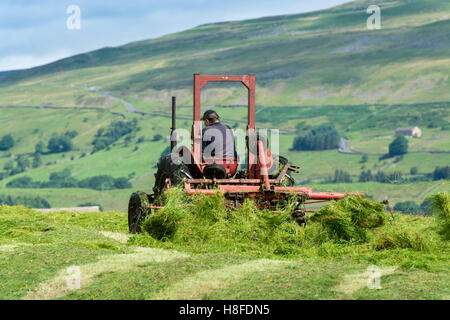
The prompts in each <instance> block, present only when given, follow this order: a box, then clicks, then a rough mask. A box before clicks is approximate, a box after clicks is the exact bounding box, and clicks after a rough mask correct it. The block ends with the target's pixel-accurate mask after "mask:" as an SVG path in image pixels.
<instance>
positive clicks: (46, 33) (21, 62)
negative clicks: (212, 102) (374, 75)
mask: <svg viewBox="0 0 450 320" xmlns="http://www.w3.org/2000/svg"><path fill="white" fill-rule="evenodd" d="M345 2H348V1H346V0H314V1H311V0H227V1H224V0H158V1H156V0H146V1H144V0H128V1H124V0H98V1H94V0H69V1H66V0H34V1H31V0H20V1H17V0H1V1H0V71H6V70H15V69H25V68H30V67H35V66H39V65H42V64H46V63H49V62H52V61H56V60H58V59H62V58H65V57H68V56H72V55H74V54H78V53H83V52H88V51H92V50H96V49H100V48H102V47H106V46H108V47H113V46H119V45H122V44H126V43H129V42H132V41H137V40H144V39H150V38H157V37H159V36H162V35H165V34H169V33H174V32H178V31H182V30H186V29H189V28H192V27H195V26H198V25H201V24H205V23H213V22H221V21H232V20H245V19H251V18H259V17H264V16H273V15H282V14H295V13H302V12H310V11H315V10H320V9H326V8H329V7H332V6H335V5H338V4H342V3H345ZM73 5H75V6H77V7H78V8H79V10H80V11H79V17H80V19H79V20H78V19H77V13H76V12H75V11H73V10H69V11H68V9H70V8H69V7H70V6H73ZM77 21H80V23H79V28H77Z"/></svg>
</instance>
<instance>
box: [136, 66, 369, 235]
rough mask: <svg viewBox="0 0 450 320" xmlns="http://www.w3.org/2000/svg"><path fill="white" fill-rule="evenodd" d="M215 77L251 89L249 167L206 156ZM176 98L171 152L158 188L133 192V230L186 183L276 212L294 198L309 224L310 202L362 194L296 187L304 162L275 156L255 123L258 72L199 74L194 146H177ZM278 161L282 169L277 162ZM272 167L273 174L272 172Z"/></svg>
mask: <svg viewBox="0 0 450 320" xmlns="http://www.w3.org/2000/svg"><path fill="white" fill-rule="evenodd" d="M209 82H241V83H242V84H243V85H244V86H245V87H246V88H247V89H248V122H247V128H246V166H245V167H244V166H243V167H244V169H241V170H237V169H238V166H239V165H238V160H237V158H231V159H230V158H226V157H210V158H204V157H203V155H202V150H201V148H202V122H201V115H200V91H201V89H202V88H203V87H204V86H205V85H206V84H207V83H209ZM175 109H176V107H175V98H174V97H173V98H172V139H171V140H172V141H171V146H170V149H171V154H170V155H167V156H163V157H161V158H160V159H159V161H158V170H157V172H156V174H155V185H154V187H153V193H151V194H147V193H145V192H141V191H137V192H135V193H133V194H132V195H131V197H130V201H129V205H128V225H129V230H130V232H131V233H137V232H140V230H141V224H142V222H143V221H144V219H145V217H146V216H147V215H148V214H151V213H152V212H153V211H154V210H159V209H161V208H162V207H161V206H158V205H156V203H155V201H156V199H157V198H158V197H159V196H160V195H161V194H162V193H163V192H164V191H165V190H166V189H168V188H171V187H174V186H181V187H183V188H184V190H185V191H186V193H187V194H188V195H194V194H207V195H208V194H213V193H216V192H221V193H223V196H224V197H225V200H226V203H227V204H228V205H231V206H234V207H238V206H240V205H241V204H242V203H243V201H244V200H245V199H246V198H251V199H253V200H254V201H255V202H256V203H257V204H258V206H260V207H262V208H268V209H270V210H272V211H276V210H277V208H280V206H283V204H285V203H287V202H288V201H292V199H293V200H294V201H293V203H295V205H294V207H293V209H292V210H293V211H292V216H293V218H294V219H295V220H296V221H297V222H299V223H304V222H305V220H304V217H305V214H306V213H307V212H313V210H308V209H307V207H306V205H308V204H311V203H321V202H326V201H331V200H338V199H340V198H342V197H344V196H346V195H363V194H360V193H335V192H314V191H313V190H312V189H311V188H307V187H302V186H295V185H294V184H295V182H294V179H293V177H292V172H298V171H297V170H298V169H299V167H297V166H295V165H293V164H290V163H289V162H288V160H287V159H286V158H284V157H282V156H276V155H272V154H271V152H270V150H269V147H268V141H267V137H265V136H264V135H260V134H259V133H258V131H257V130H256V127H255V76H254V75H243V76H232V75H229V76H225V75H199V74H194V109H193V113H194V114H193V125H192V131H191V140H192V144H191V145H192V149H191V148H188V147H186V146H179V147H177V145H176V139H174V133H175V119H176V110H175ZM274 165H275V166H277V170H276V172H274V170H270V169H273V168H272V166H274ZM269 172H271V173H269Z"/></svg>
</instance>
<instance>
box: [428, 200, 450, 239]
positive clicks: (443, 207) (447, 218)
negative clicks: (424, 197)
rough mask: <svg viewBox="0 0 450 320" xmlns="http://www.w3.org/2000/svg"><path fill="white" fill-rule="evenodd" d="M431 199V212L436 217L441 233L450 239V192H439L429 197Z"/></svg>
mask: <svg viewBox="0 0 450 320" xmlns="http://www.w3.org/2000/svg"><path fill="white" fill-rule="evenodd" d="M429 199H430V200H431V212H432V213H433V214H434V216H435V217H436V222H437V224H438V229H439V234H440V235H441V236H442V237H443V238H444V239H445V240H450V193H448V192H442V193H437V194H435V195H433V196H431V197H430V198H429Z"/></svg>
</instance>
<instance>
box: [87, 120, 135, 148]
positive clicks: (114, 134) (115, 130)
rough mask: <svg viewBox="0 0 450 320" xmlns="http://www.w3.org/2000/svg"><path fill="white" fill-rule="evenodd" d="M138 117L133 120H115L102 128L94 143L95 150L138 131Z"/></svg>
mask: <svg viewBox="0 0 450 320" xmlns="http://www.w3.org/2000/svg"><path fill="white" fill-rule="evenodd" d="M137 124H138V122H137V119H133V120H131V121H114V122H112V123H111V124H110V125H109V126H108V127H106V128H100V129H99V130H98V131H97V134H96V135H95V139H94V141H92V145H93V146H94V151H98V150H102V149H105V148H106V147H108V146H109V145H111V144H112V143H114V142H116V141H117V140H119V139H120V138H121V137H123V136H126V135H128V134H130V133H133V132H135V131H138V130H139V128H138V126H137Z"/></svg>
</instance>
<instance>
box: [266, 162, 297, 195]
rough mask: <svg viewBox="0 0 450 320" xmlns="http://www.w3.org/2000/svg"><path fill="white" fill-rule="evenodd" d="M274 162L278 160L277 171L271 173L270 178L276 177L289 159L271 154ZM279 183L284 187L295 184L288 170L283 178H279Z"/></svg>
mask: <svg viewBox="0 0 450 320" xmlns="http://www.w3.org/2000/svg"><path fill="white" fill-rule="evenodd" d="M273 161H274V163H275V162H276V161H278V172H277V173H276V174H274V175H271V176H270V178H271V179H276V178H278V176H279V175H280V173H281V171H282V170H283V167H284V166H285V165H287V164H288V163H289V160H288V159H287V158H285V157H283V156H279V155H273ZM280 184H281V185H282V186H285V187H292V186H293V185H294V184H295V179H294V177H293V176H292V175H291V173H290V172H289V170H288V171H287V172H286V174H285V175H284V178H283V179H282V180H281V182H280Z"/></svg>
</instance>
